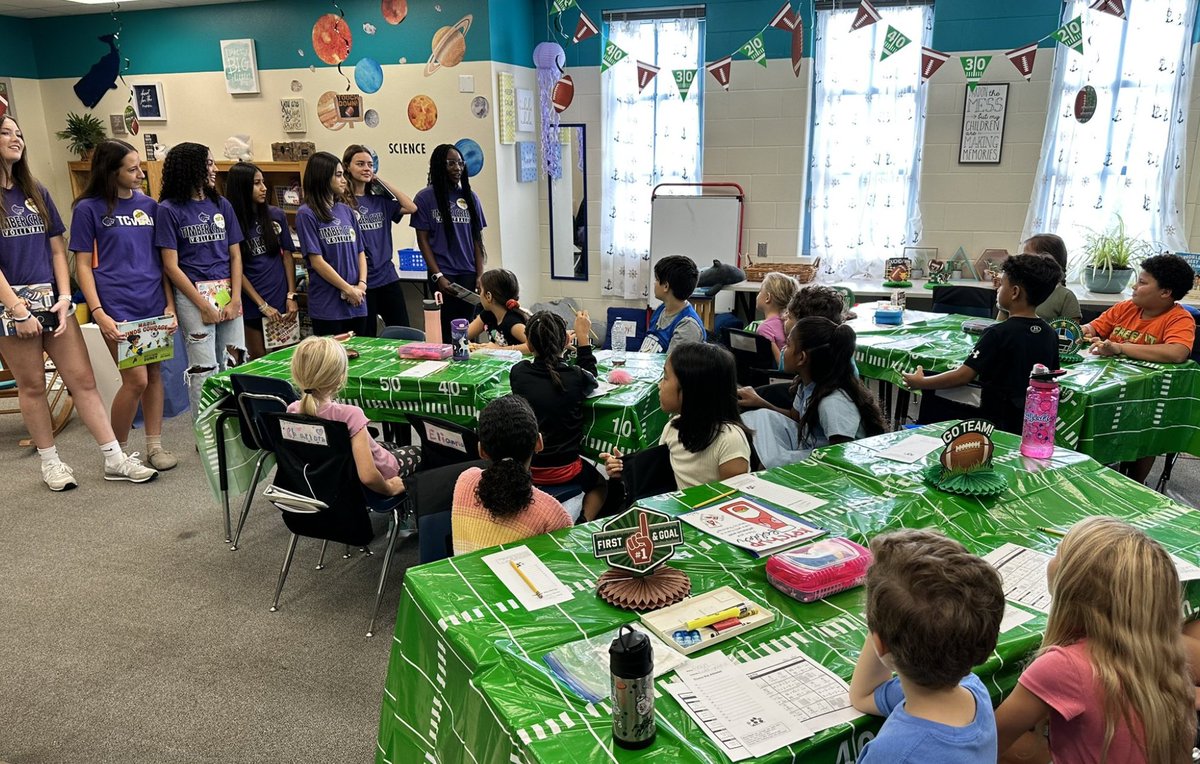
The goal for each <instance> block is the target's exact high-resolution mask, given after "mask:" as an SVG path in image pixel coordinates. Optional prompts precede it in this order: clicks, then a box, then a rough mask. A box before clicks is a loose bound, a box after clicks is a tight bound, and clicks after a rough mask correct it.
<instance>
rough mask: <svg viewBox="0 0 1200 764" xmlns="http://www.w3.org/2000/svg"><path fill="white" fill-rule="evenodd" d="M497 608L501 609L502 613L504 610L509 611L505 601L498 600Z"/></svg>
mask: <svg viewBox="0 0 1200 764" xmlns="http://www.w3.org/2000/svg"><path fill="white" fill-rule="evenodd" d="M496 609H497V610H499V611H500V612H501V613H504V612H507V611H508V606H506V605H505V604H504V603H503V602H497V603H496Z"/></svg>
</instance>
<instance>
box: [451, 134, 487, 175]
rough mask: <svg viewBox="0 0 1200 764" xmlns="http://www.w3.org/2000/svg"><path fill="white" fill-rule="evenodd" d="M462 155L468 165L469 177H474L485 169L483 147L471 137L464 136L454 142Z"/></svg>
mask: <svg viewBox="0 0 1200 764" xmlns="http://www.w3.org/2000/svg"><path fill="white" fill-rule="evenodd" d="M454 148H456V149H458V153H459V154H461V155H462V158H463V163H464V164H465V165H466V166H467V177H468V178H474V177H475V176H476V175H478V174H479V173H480V172H482V171H483V149H482V148H480V146H479V144H478V143H476V142H475V141H473V140H471V139H470V138H463V139H462V140H460V141H458V142H457V143H455V144H454Z"/></svg>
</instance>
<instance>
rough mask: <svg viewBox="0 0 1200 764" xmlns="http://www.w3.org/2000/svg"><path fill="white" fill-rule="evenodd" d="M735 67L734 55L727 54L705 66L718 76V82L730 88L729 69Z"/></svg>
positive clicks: (727, 88)
mask: <svg viewBox="0 0 1200 764" xmlns="http://www.w3.org/2000/svg"><path fill="white" fill-rule="evenodd" d="M732 67H733V56H726V57H725V58H722V59H720V60H718V61H713V62H712V63H711V64H709V65H707V66H705V67H704V68H705V69H706V70H707V71H708V73H709V74H711V75H712V76H713V77H715V78H716V80H717V84H718V85H720V86H721V87H723V88H725V89H726V90H729V70H730V69H731V68H732Z"/></svg>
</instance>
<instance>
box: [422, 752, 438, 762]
mask: <svg viewBox="0 0 1200 764" xmlns="http://www.w3.org/2000/svg"><path fill="white" fill-rule="evenodd" d="M425 761H428V762H429V764H441V763H440V762H439V761H438V760H437V759H436V758H435V757H434V755H433V754H432V753H430V752H429V751H426V752H425Z"/></svg>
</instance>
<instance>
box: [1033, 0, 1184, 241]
mask: <svg viewBox="0 0 1200 764" xmlns="http://www.w3.org/2000/svg"><path fill="white" fill-rule="evenodd" d="M1088 5H1089V3H1088V2H1086V0H1069V2H1067V3H1066V5H1065V6H1064V8H1063V22H1064V23H1066V22H1067V21H1070V20H1071V19H1074V18H1075V17H1077V16H1082V17H1083V38H1084V40H1083V45H1084V48H1083V54H1082V55H1081V54H1079V53H1077V52H1075V51H1074V50H1070V49H1068V48H1066V47H1065V46H1061V45H1060V46H1059V47H1058V50H1057V51H1056V53H1055V64H1054V80H1053V83H1052V85H1051V89H1050V105H1049V111H1048V113H1047V115H1046V132H1045V135H1044V136H1043V138H1042V158H1041V162H1040V163H1039V165H1038V172H1037V175H1036V176H1035V181H1034V187H1033V194H1032V198H1031V201H1030V205H1029V214H1028V216H1027V217H1026V219H1025V230H1024V231H1023V232H1022V238H1028V237H1029V236H1032V235H1033V234H1035V233H1039V232H1048V233H1057V234H1058V235H1059V236H1062V237H1063V239H1064V240H1065V241H1066V242H1067V247H1068V248H1069V249H1070V250H1071V251H1072V252H1078V251H1079V249H1080V246H1081V245H1082V244H1083V242H1084V238H1085V236H1086V234H1087V232H1088V231H1089V230H1095V231H1100V230H1104V229H1107V228H1110V227H1112V226H1113V225H1115V224H1116V222H1117V216H1118V215H1119V216H1120V217H1121V219H1122V220H1123V221H1124V223H1125V227H1126V230H1127V231H1128V232H1129V233H1130V234H1131V235H1134V236H1139V237H1142V238H1145V239H1147V240H1148V241H1151V242H1153V243H1155V244H1156V245H1160V246H1162V247H1164V248H1166V249H1169V250H1183V249H1187V238H1186V232H1185V230H1184V227H1183V213H1182V209H1183V198H1184V191H1185V189H1184V184H1185V182H1186V174H1185V173H1186V172H1187V168H1186V167H1185V162H1184V141H1185V140H1186V128H1187V110H1188V101H1187V99H1188V97H1189V95H1190V92H1191V90H1190V88H1191V73H1190V71H1188V67H1189V65H1190V62H1191V59H1192V52H1191V48H1192V24H1193V20H1194V19H1195V17H1196V0H1161V1H1160V2H1154V3H1126V4H1125V7H1126V9H1127V13H1128V16H1129V18H1128V20H1127V21H1122V20H1121V19H1119V18H1116V17H1114V16H1110V15H1108V14H1104V13H1100V12H1098V11H1091V10H1088ZM1085 85H1091V86H1092V87H1093V88H1095V90H1096V102H1095V114H1094V115H1093V116H1092V117H1091V119H1090V120H1088V121H1087V122H1083V123H1081V122H1080V121H1079V120H1078V119H1076V103H1077V101H1076V98H1077V95H1078V94H1079V92H1080V90H1081V89H1082V88H1083V87H1084V86H1085Z"/></svg>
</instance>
